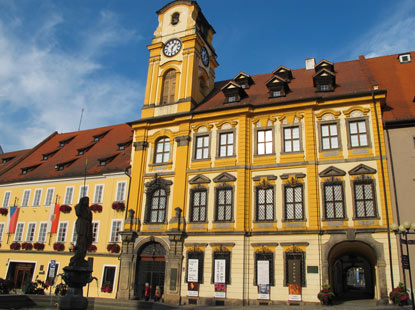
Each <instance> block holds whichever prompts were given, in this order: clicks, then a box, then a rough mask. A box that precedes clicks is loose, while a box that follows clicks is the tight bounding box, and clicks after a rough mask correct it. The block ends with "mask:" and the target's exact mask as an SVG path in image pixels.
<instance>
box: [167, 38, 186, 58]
mask: <svg viewBox="0 0 415 310" xmlns="http://www.w3.org/2000/svg"><path fill="white" fill-rule="evenodd" d="M181 47H182V42H181V41H180V40H179V39H171V40H169V41H167V42H166V44H164V47H163V53H164V55H166V56H167V57H172V56H174V55H176V54H177V53H178V52H179V51H180V49H181Z"/></svg>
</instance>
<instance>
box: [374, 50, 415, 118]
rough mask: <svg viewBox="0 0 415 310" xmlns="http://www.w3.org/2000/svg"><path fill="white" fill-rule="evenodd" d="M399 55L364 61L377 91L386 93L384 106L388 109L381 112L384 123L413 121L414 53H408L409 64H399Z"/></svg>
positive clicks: (414, 104)
mask: <svg viewBox="0 0 415 310" xmlns="http://www.w3.org/2000/svg"><path fill="white" fill-rule="evenodd" d="M408 54H409V53H408ZM399 55H402V54H395V55H389V56H382V57H376V58H368V59H366V61H367V63H368V65H369V68H370V70H371V71H372V74H373V75H374V76H375V78H376V80H377V81H378V83H379V89H387V91H388V93H387V97H386V104H387V106H388V107H389V108H390V109H387V110H385V111H384V112H383V118H384V120H385V121H386V122H388V121H400V120H410V119H412V120H414V119H415V102H414V100H415V52H410V55H411V62H410V63H400V62H399Z"/></svg>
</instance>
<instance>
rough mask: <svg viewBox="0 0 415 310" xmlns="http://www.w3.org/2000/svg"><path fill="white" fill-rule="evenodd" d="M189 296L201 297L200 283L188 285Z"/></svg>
mask: <svg viewBox="0 0 415 310" xmlns="http://www.w3.org/2000/svg"><path fill="white" fill-rule="evenodd" d="M187 296H191V297H198V296H199V283H198V282H188V283H187Z"/></svg>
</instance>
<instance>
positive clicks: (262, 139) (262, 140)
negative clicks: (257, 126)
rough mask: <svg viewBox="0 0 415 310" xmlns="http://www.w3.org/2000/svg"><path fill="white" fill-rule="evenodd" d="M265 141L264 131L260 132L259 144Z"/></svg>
mask: <svg viewBox="0 0 415 310" xmlns="http://www.w3.org/2000/svg"><path fill="white" fill-rule="evenodd" d="M264 141H265V133H264V131H263V130H258V142H264Z"/></svg>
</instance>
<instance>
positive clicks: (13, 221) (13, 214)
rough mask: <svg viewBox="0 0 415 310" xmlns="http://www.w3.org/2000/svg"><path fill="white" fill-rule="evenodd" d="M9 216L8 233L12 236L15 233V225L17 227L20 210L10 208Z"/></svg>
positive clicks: (14, 207)
mask: <svg viewBox="0 0 415 310" xmlns="http://www.w3.org/2000/svg"><path fill="white" fill-rule="evenodd" d="M9 211H10V213H9V214H10V216H9V230H8V232H9V233H12V234H14V232H15V231H16V225H17V218H18V217H19V211H20V209H19V208H18V207H17V206H13V207H10V209H9Z"/></svg>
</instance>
